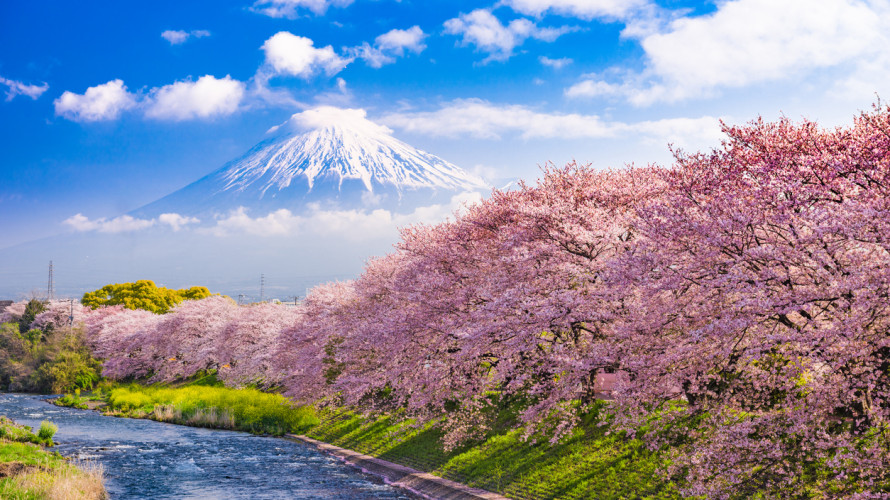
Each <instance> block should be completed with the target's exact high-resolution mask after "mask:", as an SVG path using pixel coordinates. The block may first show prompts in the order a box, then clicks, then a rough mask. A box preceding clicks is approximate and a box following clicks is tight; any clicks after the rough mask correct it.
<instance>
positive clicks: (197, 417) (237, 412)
mask: <svg viewBox="0 0 890 500" xmlns="http://www.w3.org/2000/svg"><path fill="white" fill-rule="evenodd" d="M106 401H107V403H108V409H109V410H110V411H111V412H113V413H119V414H123V415H125V416H136V417H146V418H152V419H155V420H160V421H163V422H171V423H178V424H186V425H194V426H200V427H212V428H219V429H232V430H241V431H247V432H253V433H259V434H274V435H281V434H284V433H288V432H303V431H305V430H306V429H308V428H310V427H311V426H313V425H315V424H316V423H318V418H317V417H316V415H315V410H314V409H313V408H311V407H304V406H297V405H295V404H294V403H293V402H291V401H290V400H288V399H287V398H285V397H284V396H281V395H279V394H269V393H264V392H260V391H258V390H256V389H231V388H227V387H212V386H206V385H190V386H186V387H168V386H149V387H146V386H140V385H137V384H130V385H127V386H121V387H117V388H113V389H111V390H110V392H109V393H108V396H107V398H106Z"/></svg>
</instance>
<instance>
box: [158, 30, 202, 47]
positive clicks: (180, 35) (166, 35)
mask: <svg viewBox="0 0 890 500" xmlns="http://www.w3.org/2000/svg"><path fill="white" fill-rule="evenodd" d="M207 36H210V32H209V31H207V30H192V31H183V30H167V31H164V32H163V33H161V38H163V39H164V40H167V41H168V42H170V45H179V44H181V43H185V42H186V41H188V39H189V38H204V37H207Z"/></svg>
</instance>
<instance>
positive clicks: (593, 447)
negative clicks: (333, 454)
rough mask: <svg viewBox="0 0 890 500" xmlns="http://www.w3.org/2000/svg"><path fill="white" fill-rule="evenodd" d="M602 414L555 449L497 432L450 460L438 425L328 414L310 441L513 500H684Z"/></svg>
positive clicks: (653, 456)
mask: <svg viewBox="0 0 890 500" xmlns="http://www.w3.org/2000/svg"><path fill="white" fill-rule="evenodd" d="M603 408H604V407H603V405H602V404H599V405H597V406H596V408H595V409H594V411H593V412H591V413H590V414H588V415H586V416H585V419H584V423H583V424H582V425H581V426H579V427H578V428H576V430H575V432H574V433H573V434H572V435H571V436H569V437H567V438H566V439H563V440H562V441H561V442H560V443H558V444H556V445H550V444H549V443H548V442H547V440H546V439H541V440H540V442H538V443H537V444H536V443H534V442H532V441H531V440H529V441H523V440H522V438H521V435H520V433H519V432H518V431H515V430H506V428H505V430H501V431H498V430H497V427H496V430H494V431H492V432H491V433H489V435H488V437H487V438H486V439H484V440H482V441H478V442H475V443H472V444H468V445H465V446H463V447H461V448H458V449H455V450H453V451H450V452H446V451H444V450H443V448H442V445H441V442H440V439H441V436H442V432H441V431H440V430H438V429H437V428H436V427H435V426H433V425H427V426H424V427H417V426H415V425H413V422H412V421H410V420H404V419H401V418H400V417H399V415H388V416H382V417H377V418H365V417H362V416H360V415H357V414H355V413H352V412H349V411H324V412H322V413H321V414H320V418H321V422H320V424H319V425H317V426H316V427H314V428H313V429H312V430H310V431H309V432H307V433H306V435H307V436H309V437H312V438H314V439H318V440H320V441H324V442H326V443H331V444H334V445H337V446H341V447H343V448H348V449H351V450H355V451H358V452H361V453H365V454H367V455H372V456H375V457H379V458H382V459H384V460H388V461H391V462H395V463H399V464H402V465H406V466H408V467H412V468H415V469H418V470H422V471H426V472H431V473H433V474H435V475H438V476H441V477H445V478H448V479H452V480H454V481H458V482H460V483H463V484H466V485H469V486H473V487H478V488H483V489H486V490H489V491H495V492H499V493H502V494H504V495H506V496H508V497H510V498H525V499H544V498H565V499H587V498H603V499H607V498H616V499H617V498H679V496H680V495H679V492H678V491H677V490H676V488H675V487H674V485H673V484H671V483H670V482H667V481H665V480H664V479H663V478H662V477H661V476H660V475H659V473H658V469H659V468H660V467H661V466H662V465H664V463H665V459H664V458H663V457H661V456H660V455H659V454H658V453H655V452H651V451H648V450H647V449H646V448H645V446H644V445H643V443H642V442H641V441H640V440H638V439H631V438H629V437H627V436H626V435H625V434H624V433H623V432H612V433H608V432H607V431H608V428H607V427H603V426H598V425H596V424H595V422H596V420H597V418H596V417H597V413H598V412H599V411H604V409H603Z"/></svg>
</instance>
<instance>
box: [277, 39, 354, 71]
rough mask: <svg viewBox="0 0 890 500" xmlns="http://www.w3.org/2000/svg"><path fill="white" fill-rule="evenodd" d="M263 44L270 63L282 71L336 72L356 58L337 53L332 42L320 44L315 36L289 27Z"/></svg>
mask: <svg viewBox="0 0 890 500" xmlns="http://www.w3.org/2000/svg"><path fill="white" fill-rule="evenodd" d="M261 48H262V49H263V51H264V52H265V53H266V66H267V67H269V68H271V70H272V71H273V73H274V74H280V75H291V76H299V77H301V78H309V77H311V76H312V75H314V74H316V73H318V72H320V71H323V72H325V73H326V74H328V75H329V76H332V75H335V74H337V73H339V72H340V70H342V69H343V68H345V67H346V65H348V64H349V63H350V62H352V59H349V58H343V57H340V56H339V55H337V53H336V52H334V49H333V48H332V47H331V46H330V45H328V46H326V47H321V48H316V47H315V43H314V42H313V41H312V40H311V39H309V38H306V37H302V36H297V35H294V34H293V33H289V32H287V31H279V32H278V33H276V34H274V35H272V37H271V38H269V39H268V40H266V42H265V43H263V46H262V47H261Z"/></svg>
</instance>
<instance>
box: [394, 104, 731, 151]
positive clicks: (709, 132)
mask: <svg viewBox="0 0 890 500" xmlns="http://www.w3.org/2000/svg"><path fill="white" fill-rule="evenodd" d="M378 121H379V122H380V123H383V124H385V125H388V126H390V127H393V128H397V129H401V130H405V131H407V132H414V133H419V134H425V135H431V136H446V137H474V138H489V139H496V138H500V137H501V136H502V135H504V134H517V135H519V136H520V137H522V138H523V139H585V138H589V139H599V138H608V137H617V136H620V135H633V134H642V135H645V136H648V137H650V138H655V139H659V140H666V141H667V142H673V143H677V144H680V145H682V144H683V143H685V142H686V141H687V140H688V139H690V138H696V139H698V138H710V139H713V138H719V137H720V136H721V132H720V122H719V120H718V119H716V118H714V117H710V116H705V117H701V118H672V119H664V120H658V121H645V122H637V123H623V122H616V121H606V120H603V119H602V118H600V117H599V116H596V115H583V114H578V113H546V112H540V111H535V110H533V109H531V108H528V107H526V106H521V105H515V104H514V105H495V104H492V103H490V102H487V101H484V100H481V99H458V100H455V101H452V102H451V103H449V104H447V105H445V106H443V107H441V108H440V109H438V110H435V111H417V112H399V113H390V114H387V115H384V116H383V117H381V118H380V120H378Z"/></svg>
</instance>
